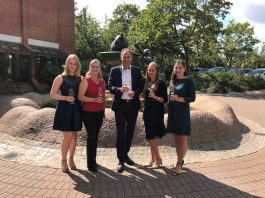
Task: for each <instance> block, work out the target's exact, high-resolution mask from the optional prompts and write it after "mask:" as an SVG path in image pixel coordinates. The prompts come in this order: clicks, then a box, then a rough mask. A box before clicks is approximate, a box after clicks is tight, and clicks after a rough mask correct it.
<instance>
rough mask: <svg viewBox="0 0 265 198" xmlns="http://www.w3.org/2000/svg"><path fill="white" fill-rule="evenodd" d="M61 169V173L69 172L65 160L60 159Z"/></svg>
mask: <svg viewBox="0 0 265 198" xmlns="http://www.w3.org/2000/svg"><path fill="white" fill-rule="evenodd" d="M61 169H62V172H63V173H70V170H69V168H68V165H67V160H62V162H61Z"/></svg>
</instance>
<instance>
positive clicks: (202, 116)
mask: <svg viewBox="0 0 265 198" xmlns="http://www.w3.org/2000/svg"><path fill="white" fill-rule="evenodd" d="M43 97H45V98H42V96H41V95H38V94H27V95H22V96H16V97H15V96H9V97H3V100H2V99H1V100H2V101H1V104H0V109H1V111H0V113H1V118H0V129H1V132H2V133H7V134H10V135H13V136H16V137H23V138H29V139H34V140H40V141H45V142H52V143H60V142H61V140H62V134H61V132H58V131H54V130H52V125H53V119H54V113H55V109H54V108H42V109H41V108H40V106H45V102H46V103H47V102H48V101H49V100H50V99H49V97H48V96H43ZM191 109H192V111H191V125H192V135H191V136H190V137H189V141H190V142H191V143H193V142H203V141H209V140H216V139H224V138H231V137H234V136H240V135H241V133H240V129H241V125H240V123H239V121H238V119H237V117H236V116H235V114H234V112H233V110H232V108H231V107H230V106H229V105H227V104H225V103H223V102H220V101H219V100H217V99H215V98H214V97H211V96H198V97H197V99H196V101H195V102H194V103H192V104H191ZM105 114H106V117H105V119H104V122H103V126H102V128H101V131H100V133H99V142H98V147H115V144H116V126H115V116H114V112H113V111H112V110H111V109H110V108H106V110H105ZM166 121H167V114H165V118H164V122H165V125H166ZM86 139H87V133H86V130H85V128H84V126H83V128H82V131H81V132H78V145H86ZM159 144H160V145H165V146H173V145H174V141H173V136H172V135H171V134H167V135H166V136H165V137H163V138H162V139H160V140H159ZM132 145H133V146H137V145H141V146H144V145H147V142H146V140H145V129H144V122H143V114H142V112H139V114H138V118H137V124H136V127H135V132H134V138H133V142H132Z"/></svg>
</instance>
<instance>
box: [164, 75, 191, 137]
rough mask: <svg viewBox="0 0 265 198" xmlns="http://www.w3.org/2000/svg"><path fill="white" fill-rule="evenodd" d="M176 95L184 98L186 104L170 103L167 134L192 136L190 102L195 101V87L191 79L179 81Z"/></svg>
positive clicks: (175, 91)
mask: <svg viewBox="0 0 265 198" xmlns="http://www.w3.org/2000/svg"><path fill="white" fill-rule="evenodd" d="M174 94H177V95H178V96H179V97H183V98H184V101H185V102H177V101H171V100H170V99H169V103H168V122H167V132H168V133H174V134H176V135H188V136H189V135H191V125H190V105H189V103H190V102H194V101H195V86H194V82H193V80H192V79H191V78H183V79H177V82H176V86H175V90H174Z"/></svg>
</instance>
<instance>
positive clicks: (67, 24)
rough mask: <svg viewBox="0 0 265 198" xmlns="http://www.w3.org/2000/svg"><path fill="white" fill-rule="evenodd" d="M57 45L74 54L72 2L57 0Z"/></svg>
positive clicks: (71, 0) (70, 0)
mask: <svg viewBox="0 0 265 198" xmlns="http://www.w3.org/2000/svg"><path fill="white" fill-rule="evenodd" d="M58 5H59V7H58V10H59V43H60V49H61V50H62V51H63V52H65V53H67V54H70V53H73V52H74V0H59V4H58Z"/></svg>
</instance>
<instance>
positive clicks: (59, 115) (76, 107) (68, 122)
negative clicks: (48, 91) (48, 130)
mask: <svg viewBox="0 0 265 198" xmlns="http://www.w3.org/2000/svg"><path fill="white" fill-rule="evenodd" d="M62 77H63V82H62V85H61V87H60V91H61V95H62V96H68V95H69V89H70V88H72V89H74V97H75V101H74V104H71V103H70V102H67V101H64V100H59V101H58V102H57V106H56V112H55V116H54V123H53V130H60V131H80V130H81V128H82V120H81V103H80V101H79V100H78V89H79V84H80V81H81V77H80V76H79V77H75V76H63V75H62Z"/></svg>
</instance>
